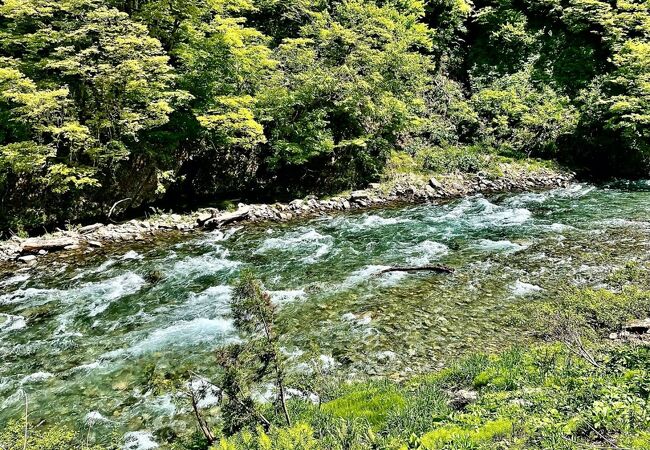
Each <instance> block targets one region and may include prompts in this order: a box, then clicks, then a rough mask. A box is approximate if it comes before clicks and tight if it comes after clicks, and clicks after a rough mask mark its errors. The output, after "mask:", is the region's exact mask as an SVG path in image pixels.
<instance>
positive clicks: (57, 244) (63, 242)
mask: <svg viewBox="0 0 650 450" xmlns="http://www.w3.org/2000/svg"><path fill="white" fill-rule="evenodd" d="M78 243H79V241H78V240H77V239H74V238H68V237H62V238H51V239H47V238H46V239H39V238H36V239H27V240H26V241H25V242H23V244H22V247H21V253H23V254H25V253H38V252H39V251H40V250H46V251H48V252H49V251H54V250H62V249H64V248H65V247H67V246H69V245H75V244H78Z"/></svg>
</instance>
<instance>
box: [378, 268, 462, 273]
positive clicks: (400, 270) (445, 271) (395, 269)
mask: <svg viewBox="0 0 650 450" xmlns="http://www.w3.org/2000/svg"><path fill="white" fill-rule="evenodd" d="M388 272H435V273H454V269H453V268H452V267H447V266H415V267H400V266H396V267H388V268H386V269H383V270H382V271H380V272H379V273H380V274H382V273H388Z"/></svg>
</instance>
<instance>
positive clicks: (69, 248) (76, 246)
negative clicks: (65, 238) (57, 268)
mask: <svg viewBox="0 0 650 450" xmlns="http://www.w3.org/2000/svg"><path fill="white" fill-rule="evenodd" d="M78 248H79V245H77V244H73V245H68V246H66V247H63V250H77V249H78Z"/></svg>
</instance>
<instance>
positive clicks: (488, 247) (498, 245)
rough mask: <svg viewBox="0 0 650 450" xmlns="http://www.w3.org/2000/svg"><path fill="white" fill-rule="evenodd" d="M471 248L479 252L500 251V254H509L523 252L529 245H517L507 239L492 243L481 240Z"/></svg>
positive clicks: (489, 240)
mask: <svg viewBox="0 0 650 450" xmlns="http://www.w3.org/2000/svg"><path fill="white" fill-rule="evenodd" d="M472 247H473V248H477V249H479V250H484V251H489V252H492V251H502V252H508V253H510V252H518V251H521V250H525V249H526V248H528V247H529V245H522V244H517V243H515V242H511V241H509V240H507V239H504V240H501V241H493V240H491V239H481V240H480V241H478V242H477V243H476V244H473V245H472Z"/></svg>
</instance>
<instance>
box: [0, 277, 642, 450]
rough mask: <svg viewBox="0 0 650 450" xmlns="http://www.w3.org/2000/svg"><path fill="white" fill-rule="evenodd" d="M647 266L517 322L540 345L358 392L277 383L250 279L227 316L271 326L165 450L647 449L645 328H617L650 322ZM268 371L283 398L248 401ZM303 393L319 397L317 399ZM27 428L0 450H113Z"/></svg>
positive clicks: (59, 432) (278, 372)
mask: <svg viewBox="0 0 650 450" xmlns="http://www.w3.org/2000/svg"><path fill="white" fill-rule="evenodd" d="M649 270H650V265H648V264H645V265H638V264H629V265H628V266H627V267H625V268H624V269H621V270H618V271H616V272H615V273H613V274H612V275H611V276H610V278H609V281H610V282H611V285H612V286H614V288H613V289H612V290H605V289H579V290H575V289H572V290H569V291H567V293H566V295H565V296H563V297H562V298H560V299H552V300H550V301H546V302H545V303H543V304H541V305H539V304H538V305H535V307H534V308H531V307H530V306H529V307H524V308H523V309H521V310H519V311H518V312H517V313H513V314H512V317H511V320H515V321H516V320H526V321H527V323H528V324H529V326H531V327H532V329H533V330H535V332H536V333H537V334H538V336H539V337H540V338H543V339H544V340H546V341H547V342H546V343H544V342H542V343H538V344H534V345H531V346H528V347H513V348H512V349H509V350H506V351H504V352H502V353H500V354H497V355H486V354H476V355H473V356H471V357H467V358H464V359H462V360H460V361H458V362H456V363H454V364H452V365H451V366H449V367H448V368H446V369H443V370H441V371H437V372H433V373H430V374H428V375H420V376H415V377H413V378H411V379H408V380H406V381H403V382H394V381H390V380H388V379H379V380H378V379H375V380H368V381H361V382H360V381H356V382H352V383H349V382H348V383H345V382H340V381H339V382H337V381H334V377H333V375H332V376H331V377H319V376H318V375H317V372H314V373H312V376H311V377H310V380H309V381H306V380H304V379H303V380H291V378H290V377H285V375H283V372H282V370H283V369H281V367H282V362H281V359H282V358H281V352H279V349H278V348H277V341H276V338H274V337H273V332H270V331H269V330H271V329H272V327H273V325H272V323H273V321H274V319H273V317H274V315H273V312H272V309H268V308H269V306H268V305H270V303H269V301H268V299H269V297H268V295H267V294H265V293H264V292H263V291H261V290H260V285H259V282H257V281H255V280H254V279H252V278H251V275H250V274H249V275H244V276H243V278H242V281H240V284H239V287H238V288H237V292H238V293H237V294H236V295H235V296H234V300H233V308H234V310H233V314H234V315H235V316H236V321H237V320H240V322H239V324H240V325H239V326H241V327H243V328H245V329H246V330H248V331H254V330H257V331H259V330H261V329H266V330H267V333H266V334H263V335H264V336H266V337H265V338H264V339H262V341H256V340H253V341H250V342H249V343H246V344H244V347H241V346H240V344H233V345H232V346H231V347H230V348H229V349H227V350H222V351H219V355H220V356H218V357H217V359H218V360H219V361H221V362H220V363H221V364H223V365H224V368H225V369H226V370H225V373H224V377H223V378H222V380H221V382H220V383H219V385H220V386H222V387H223V394H222V395H223V398H222V404H221V405H220V406H219V407H218V408H208V409H206V410H203V411H201V410H199V409H197V408H196V405H197V402H196V399H195V398H194V397H192V404H193V405H195V412H196V417H197V421H198V423H199V424H200V427H199V428H200V430H201V432H199V431H196V432H195V434H193V435H189V436H180V437H177V438H176V439H174V443H173V444H170V447H169V448H173V449H179V450H180V449H205V448H208V446H209V443H210V442H212V443H213V444H212V445H211V446H210V449H213V450H240V449H246V450H264V449H269V450H270V449H277V450H309V449H314V450H315V449H360V450H361V449H372V448H376V449H395V450H407V449H414V450H415V449H431V450H434V449H436V450H437V449H440V450H443V449H446V450H461V449H463V450H467V449H477V450H480V449H484V450H488V449H566V450H574V449H582V448H592V449H602V448H609V449H634V450H643V449H650V406H649V405H648V401H649V400H648V396H649V394H650V378H649V377H650V347H649V346H648V345H647V344H648V342H649V341H650V334H649V333H650V331H649V330H650V323H648V321H647V320H646V321H645V322H639V324H637V325H634V326H631V327H628V329H629V330H631V331H624V332H622V333H620V332H621V331H622V330H623V327H624V325H625V324H627V323H629V322H630V321H632V320H634V319H635V318H645V317H647V316H648V315H650V290H649V288H650V278H649V277H648V275H649V273H650V272H649ZM264 305H267V306H264ZM253 317H256V318H255V319H253ZM611 333H615V335H613V334H611ZM619 333H620V334H619ZM644 333H645V334H644ZM267 338H268V339H267ZM251 342H252V343H251ZM644 343H645V344H644ZM639 344H640V345H639ZM246 348H247V349H248V350H246ZM251 351H252V353H251ZM226 361H227V362H226ZM269 369H270V372H269ZM268 373H272V374H273V375H272V378H273V379H275V383H276V384H275V386H276V387H278V391H277V392H279V393H280V394H281V395H280V396H278V397H276V399H277V400H276V401H271V402H265V403H259V402H255V401H254V400H253V399H252V398H251V397H250V395H251V391H250V388H251V383H255V382H256V381H257V382H259V381H261V379H262V378H259V376H260V375H264V374H268ZM160 382H162V383H167V384H168V383H173V382H174V381H173V380H160ZM285 383H286V386H285ZM206 386H207V385H206ZM206 386H203V387H202V388H201V389H203V390H205V389H207V387H206ZM210 386H212V385H210ZM287 386H299V387H300V388H301V389H302V391H298V390H296V389H293V390H292V389H288V388H287ZM199 391H200V390H199ZM289 392H292V393H293V395H292V396H291V398H289V399H288V400H285V399H284V394H286V393H289ZM296 392H299V394H296ZM309 392H311V393H312V395H315V393H316V392H317V393H318V401H317V402H316V403H314V402H313V401H311V400H309V398H308V397H307V396H306V395H305V394H306V393H309ZM215 414H216V415H215ZM292 422H293V424H292ZM26 427H27V425H26V423H25V422H23V421H17V422H14V423H13V424H9V425H8V426H7V427H6V429H5V430H4V431H3V432H2V433H0V446H2V448H4V449H8V450H18V449H22V448H34V449H39V450H63V449H69V448H88V449H93V450H100V449H101V448H113V447H111V446H108V447H99V446H91V445H89V444H88V443H87V442H86V443H85V444H84V439H83V436H82V435H77V434H75V433H74V432H73V431H70V430H67V429H64V428H57V427H55V428H53V429H50V430H48V431H47V432H42V431H36V432H33V431H31V430H29V429H28V428H26ZM27 431H29V435H27V434H26V432H27ZM206 438H207V439H206ZM25 445H26V446H27V447H24V446H25Z"/></svg>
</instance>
